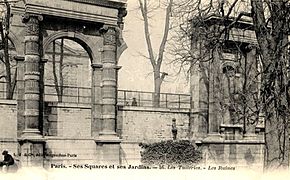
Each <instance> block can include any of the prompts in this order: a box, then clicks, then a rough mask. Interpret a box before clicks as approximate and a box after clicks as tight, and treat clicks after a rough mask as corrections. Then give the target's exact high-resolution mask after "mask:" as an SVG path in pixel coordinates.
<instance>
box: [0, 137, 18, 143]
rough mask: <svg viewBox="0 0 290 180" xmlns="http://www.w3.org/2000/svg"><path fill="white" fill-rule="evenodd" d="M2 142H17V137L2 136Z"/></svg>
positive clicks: (0, 140)
mask: <svg viewBox="0 0 290 180" xmlns="http://www.w3.org/2000/svg"><path fill="white" fill-rule="evenodd" d="M0 142H1V143H3V142H5V143H17V142H18V141H17V139H13V138H1V139H0Z"/></svg>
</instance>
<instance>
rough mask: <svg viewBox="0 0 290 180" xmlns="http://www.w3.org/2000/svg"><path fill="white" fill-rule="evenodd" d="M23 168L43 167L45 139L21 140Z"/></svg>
mask: <svg viewBox="0 0 290 180" xmlns="http://www.w3.org/2000/svg"><path fill="white" fill-rule="evenodd" d="M19 144H20V151H21V166H22V167H43V163H44V161H43V159H44V148H45V141H44V139H30V140H25V139H19Z"/></svg>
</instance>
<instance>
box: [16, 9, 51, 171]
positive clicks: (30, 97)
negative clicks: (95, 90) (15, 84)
mask: <svg viewBox="0 0 290 180" xmlns="http://www.w3.org/2000/svg"><path fill="white" fill-rule="evenodd" d="M42 19H43V17H42V16H38V15H30V14H26V15H25V17H24V19H23V22H24V23H25V25H26V34H25V37H24V42H25V60H24V66H25V71H24V121H25V126H24V130H23V132H22V136H21V138H20V139H19V143H20V146H21V154H22V155H21V156H22V158H21V159H22V164H23V166H43V150H44V143H45V141H44V139H43V136H42V129H41V127H42V126H41V124H40V123H42V121H41V117H42V116H41V109H42V108H41V107H40V106H41V105H42V103H41V100H42V98H41V93H43V92H41V84H40V83H41V77H42V76H41V63H42V62H41V57H40V56H41V54H40V52H41V51H40V48H41V41H40V28H39V23H40V21H42ZM25 154H26V156H25Z"/></svg>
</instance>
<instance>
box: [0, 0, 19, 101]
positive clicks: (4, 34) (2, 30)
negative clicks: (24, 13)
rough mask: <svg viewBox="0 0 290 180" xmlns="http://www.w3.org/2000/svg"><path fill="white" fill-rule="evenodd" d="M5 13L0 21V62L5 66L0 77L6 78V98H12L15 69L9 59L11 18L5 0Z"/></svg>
mask: <svg viewBox="0 0 290 180" xmlns="http://www.w3.org/2000/svg"><path fill="white" fill-rule="evenodd" d="M3 4H4V9H5V15H4V17H2V21H0V34H1V40H2V41H1V49H3V56H2V57H1V58H0V60H1V62H3V64H4V66H5V75H2V76H1V77H3V78H5V80H6V99H12V98H13V94H14V90H15V87H16V75H17V69H15V70H14V73H13V71H12V68H13V66H12V64H11V60H12V57H10V55H9V37H8V35H9V28H10V18H11V7H10V3H9V2H8V1H7V0H4V1H3Z"/></svg>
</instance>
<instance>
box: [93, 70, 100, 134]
mask: <svg viewBox="0 0 290 180" xmlns="http://www.w3.org/2000/svg"><path fill="white" fill-rule="evenodd" d="M91 66H92V137H97V136H98V135H99V133H100V131H101V118H102V88H101V84H102V67H103V65H102V64H92V65H91Z"/></svg>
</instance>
